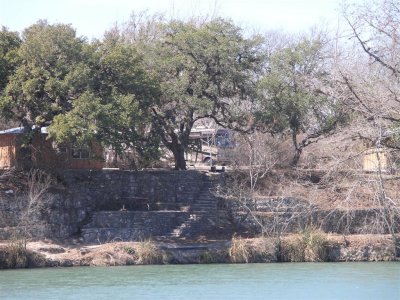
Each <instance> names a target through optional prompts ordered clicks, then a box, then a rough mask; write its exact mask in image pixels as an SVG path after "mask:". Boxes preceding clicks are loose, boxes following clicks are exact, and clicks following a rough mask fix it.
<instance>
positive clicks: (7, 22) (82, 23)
mask: <svg viewBox="0 0 400 300" xmlns="http://www.w3.org/2000/svg"><path fill="white" fill-rule="evenodd" d="M353 1H354V0H353ZM356 1H362V0H356ZM377 1H380V0H377ZM341 2H342V0H0V25H3V26H6V27H8V28H9V29H10V30H13V31H22V30H23V29H24V28H26V27H28V26H29V25H31V24H33V23H35V22H36V21H37V20H39V19H47V20H48V21H49V22H50V23H54V22H61V23H68V24H72V26H73V27H74V28H76V29H77V32H78V35H84V36H86V37H88V38H100V37H101V36H102V35H103V33H104V31H105V30H107V29H108V28H110V27H111V26H112V25H113V24H115V23H116V22H119V23H122V22H124V21H126V20H127V19H128V18H129V15H130V14H131V13H132V11H143V10H148V11H149V13H155V12H161V13H165V14H166V15H167V16H168V17H171V16H172V17H179V18H182V17H183V18H185V17H188V16H192V15H199V14H201V15H204V14H209V15H218V16H223V17H229V18H231V19H233V20H234V21H235V23H236V24H238V25H240V26H242V27H244V28H246V29H248V30H260V31H266V30H271V29H283V30H286V31H289V32H298V31H304V30H307V29H309V28H310V27H311V26H313V25H315V24H322V23H324V22H325V23H328V24H330V26H331V27H335V26H337V23H338V16H339V14H338V8H339V6H340V3H341Z"/></svg>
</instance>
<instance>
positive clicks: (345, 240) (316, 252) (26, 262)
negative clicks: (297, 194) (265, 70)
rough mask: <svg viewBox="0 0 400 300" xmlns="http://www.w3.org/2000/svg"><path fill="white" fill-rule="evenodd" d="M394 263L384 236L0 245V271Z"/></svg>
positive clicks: (388, 240) (388, 238) (313, 235)
mask: <svg viewBox="0 0 400 300" xmlns="http://www.w3.org/2000/svg"><path fill="white" fill-rule="evenodd" d="M397 254H398V253H397ZM396 260H399V257H396V251H395V247H394V244H393V242H392V238H391V236H389V235H350V236H345V237H344V236H339V235H333V234H324V235H321V234H320V233H310V234H306V235H305V234H297V235H290V236H286V237H284V238H282V239H281V241H280V243H279V242H278V241H277V240H276V239H269V238H252V239H242V238H233V239H232V240H222V241H221V240H220V241H208V242H201V243H194V242H187V241H186V242H185V241H170V242H157V241H150V240H148V241H144V242H114V243H105V244H99V245H82V244H74V243H53V242H49V241H34V242H27V243H26V248H25V245H24V244H23V243H22V241H3V242H1V243H0V268H37V267H72V266H124V265H136V264H138V265H140V264H201V263H252V262H259V263H271V262H300V261H308V262H315V261H329V262H343V261H396Z"/></svg>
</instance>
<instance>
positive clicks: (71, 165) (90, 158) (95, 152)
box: [0, 127, 104, 169]
mask: <svg viewBox="0 0 400 300" xmlns="http://www.w3.org/2000/svg"><path fill="white" fill-rule="evenodd" d="M22 133H23V128H21V127H17V128H12V129H8V130H3V131H0V169H9V168H14V167H15V168H20V167H21V166H22V162H23V160H24V157H23V155H24V154H23V151H22V149H21V148H22V137H23V136H22ZM31 153H32V154H31V160H32V166H33V167H36V168H45V169H52V168H58V169H60V168H61V169H102V168H103V161H104V160H103V149H102V147H101V146H100V145H98V144H97V143H93V144H92V146H91V147H90V148H86V149H82V148H77V147H74V146H73V145H65V146H62V147H60V146H57V145H55V143H53V141H52V140H51V139H48V134H47V131H46V130H45V129H44V130H42V131H41V132H40V133H36V134H35V135H34V137H33V141H32V145H31Z"/></svg>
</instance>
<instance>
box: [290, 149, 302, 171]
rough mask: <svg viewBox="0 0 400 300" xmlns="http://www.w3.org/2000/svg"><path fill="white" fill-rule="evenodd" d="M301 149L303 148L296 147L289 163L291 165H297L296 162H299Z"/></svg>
mask: <svg viewBox="0 0 400 300" xmlns="http://www.w3.org/2000/svg"><path fill="white" fill-rule="evenodd" d="M302 150H303V149H302V148H297V149H296V152H295V154H294V156H293V159H292V162H291V163H290V165H291V166H292V167H295V166H297V164H298V162H299V160H300V156H301V152H302Z"/></svg>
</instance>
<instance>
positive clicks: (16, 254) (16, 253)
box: [4, 239, 28, 269]
mask: <svg viewBox="0 0 400 300" xmlns="http://www.w3.org/2000/svg"><path fill="white" fill-rule="evenodd" d="M4 264H5V267H6V268H12V269H14V268H25V267H27V266H28V252H27V250H26V242H25V240H23V239H12V240H11V241H9V243H8V244H7V246H6V247H5V257H4Z"/></svg>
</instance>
